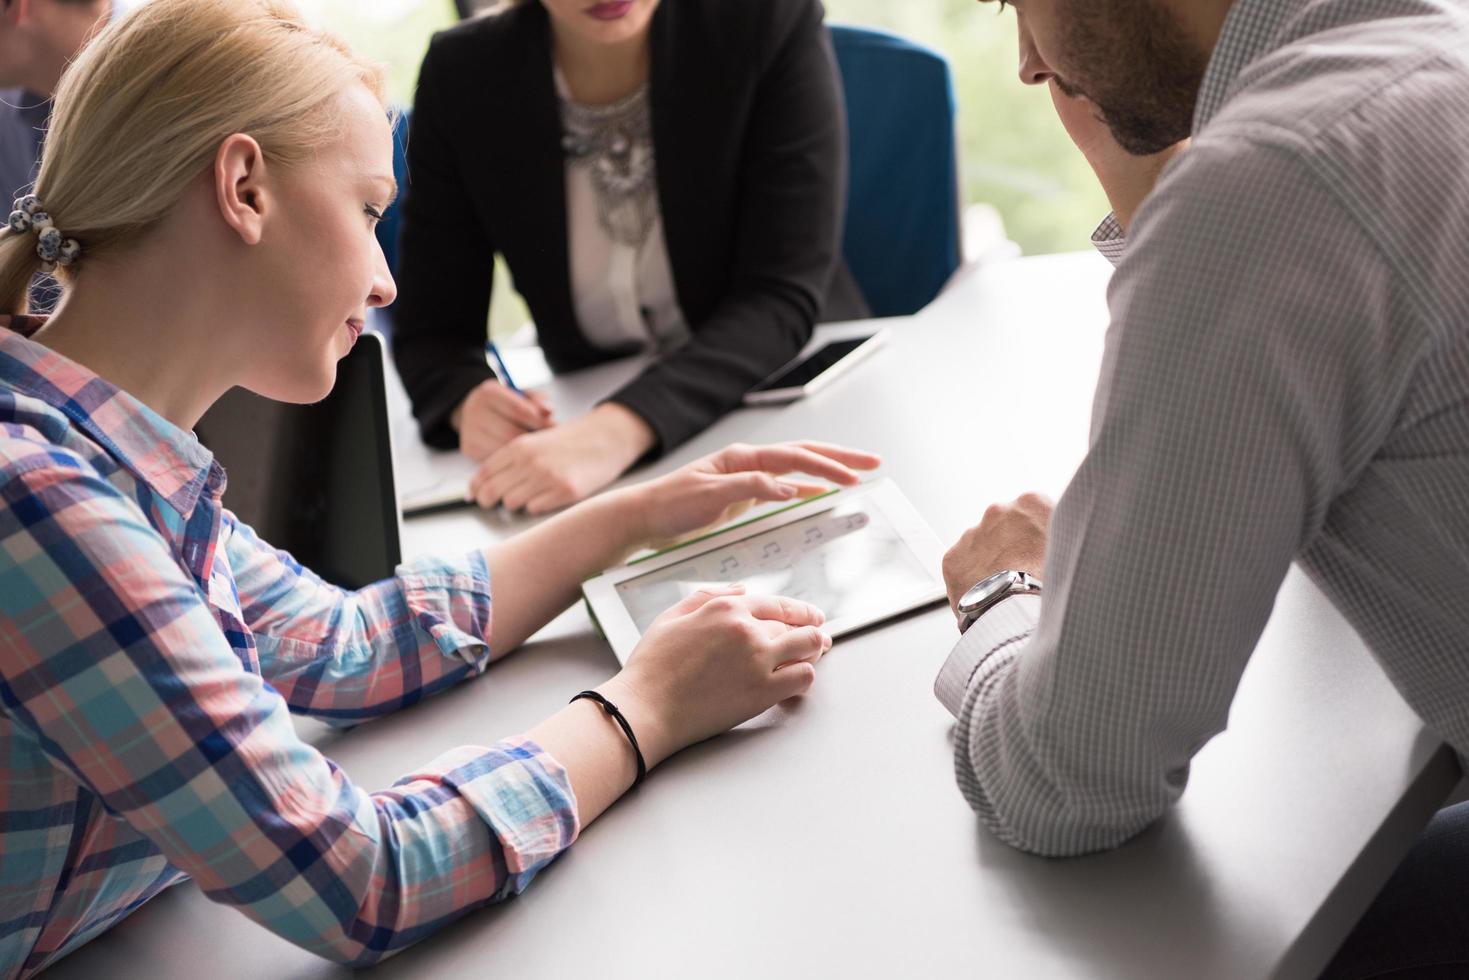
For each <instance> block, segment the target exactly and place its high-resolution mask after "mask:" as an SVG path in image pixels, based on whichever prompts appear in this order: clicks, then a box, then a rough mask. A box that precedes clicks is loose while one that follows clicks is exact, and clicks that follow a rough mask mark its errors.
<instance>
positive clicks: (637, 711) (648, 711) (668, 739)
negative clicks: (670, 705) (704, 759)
mask: <svg viewBox="0 0 1469 980" xmlns="http://www.w3.org/2000/svg"><path fill="white" fill-rule="evenodd" d="M596 691H597V693H598V694H600V695H602V696H603V697H605V698H606V699H607V700H608V701H611V702H612V703H613V704H615V705H617V709H618V710H619V711H621V712H622V716H623V717H624V718H626V719H627V723H628V724H629V725H630V726H632V730H633V732H634V733H635V734H636V735H637V738H638V747H639V748H640V749H641V750H642V753H643V760H644V762H645V763H646V764H647V766H648V769H649V770H652V769H653V768H655V767H656V766H657V765H658V764H659V763H661V762H662V761H663V760H664V759H667V758H668V757H669V756H671V755H673V754H674V753H675V752H677V751H678V750H679V749H681V748H683V746H682V745H681V744H679V742H678V739H677V737H676V736H675V735H674V734H673V725H672V724H671V723H670V721H671V720H670V719H669V718H668V714H667V712H666V711H665V710H664V709H663V707H662V706H661V705H660V704H659V703H658V701H659V699H658V698H657V697H656V696H654V695H650V694H649V693H648V692H647V687H646V685H644V684H640V683H639V682H638V681H637V680H636V679H635V678H632V677H630V676H629V675H628V672H627V671H626V670H623V671H622V672H621V673H619V674H617V675H616V676H615V677H613V678H612V679H611V680H609V681H607V682H606V683H603V684H600V685H598V686H597V688H596ZM628 751H629V752H631V751H632V750H631V746H629V749H628Z"/></svg>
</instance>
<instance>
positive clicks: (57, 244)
mask: <svg viewBox="0 0 1469 980" xmlns="http://www.w3.org/2000/svg"><path fill="white" fill-rule="evenodd" d="M10 230H11V231H13V232H15V233H16V234H17V235H24V234H25V233H26V232H28V231H34V232H35V233H36V254H37V255H38V256H40V258H41V268H42V269H44V270H45V271H46V272H55V271H56V267H57V266H58V265H71V264H72V263H73V262H75V261H76V260H77V258H78V257H79V256H80V255H81V254H82V246H81V243H80V242H78V241H77V240H76V239H75V238H67V237H66V236H65V235H64V234H62V232H61V229H60V228H57V227H56V226H55V225H54V224H52V223H51V215H49V214H47V213H46V209H45V207H43V206H42V204H41V199H40V198H38V197H36V195H34V194H27V195H26V196H25V197H23V198H21V199H20V200H18V201H16V202H15V210H14V211H12V212H10Z"/></svg>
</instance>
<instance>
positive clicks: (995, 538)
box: [944, 493, 1055, 615]
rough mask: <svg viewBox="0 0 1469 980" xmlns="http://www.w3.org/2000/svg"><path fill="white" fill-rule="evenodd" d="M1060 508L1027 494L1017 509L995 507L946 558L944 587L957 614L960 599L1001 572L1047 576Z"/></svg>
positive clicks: (1033, 494) (1005, 506) (1017, 501)
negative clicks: (1055, 517)
mask: <svg viewBox="0 0 1469 980" xmlns="http://www.w3.org/2000/svg"><path fill="white" fill-rule="evenodd" d="M1054 509H1055V504H1053V503H1052V502H1051V501H1050V499H1049V498H1047V497H1043V496H1041V495H1040V494H1036V493H1027V494H1025V495H1024V496H1022V497H1021V498H1020V499H1018V500H1016V501H1015V502H1014V503H1012V504H993V505H991V506H990V508H989V509H988V510H986V511H985V512H984V519H983V520H981V521H980V522H979V526H978V527H972V528H970V529H969V530H967V531H965V532H964V536H963V537H961V538H960V539H959V543H958V544H956V545H954V547H952V548H950V549H949V553H948V554H946V555H944V585H945V586H946V587H947V588H948V592H949V606H950V607H951V608H952V609H953V610H954V613H955V615H958V612H959V600H960V599H962V598H964V593H966V592H968V591H969V590H970V589H972V588H973V587H974V586H975V585H977V584H979V583H980V582H982V581H984V580H985V579H987V578H989V577H990V576H991V575H993V574H995V573H996V572H1003V571H1017V572H1029V573H1030V574H1032V575H1034V576H1035V577H1036V578H1038V579H1041V580H1042V581H1044V580H1045V577H1046V567H1045V566H1046V536H1047V533H1048V532H1049V531H1050V527H1051V512H1052V511H1053V510H1054Z"/></svg>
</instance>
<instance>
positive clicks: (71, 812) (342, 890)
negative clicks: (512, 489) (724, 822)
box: [0, 317, 578, 977]
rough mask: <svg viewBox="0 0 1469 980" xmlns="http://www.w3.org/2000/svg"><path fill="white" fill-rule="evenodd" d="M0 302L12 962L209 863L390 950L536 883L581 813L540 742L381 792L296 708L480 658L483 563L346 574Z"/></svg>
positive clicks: (401, 690)
mask: <svg viewBox="0 0 1469 980" xmlns="http://www.w3.org/2000/svg"><path fill="white" fill-rule="evenodd" d="M39 325H40V321H39V320H38V319H36V318H19V317H17V318H7V317H0V975H3V976H5V977H16V976H29V975H31V974H33V973H35V972H36V971H38V970H40V969H42V968H43V967H45V966H46V965H47V964H49V963H52V962H54V961H55V960H56V959H58V958H60V957H62V956H64V955H65V954H66V953H67V952H69V951H71V950H73V949H75V948H76V947H78V946H80V945H81V944H82V943H85V942H86V941H87V940H89V939H91V938H92V937H94V936H96V935H98V934H99V933H101V932H103V931H104V930H106V929H107V928H109V927H110V926H111V925H113V924H114V923H116V922H118V921H119V920H121V919H122V918H124V917H126V916H127V915H128V914H129V913H130V912H132V911H133V910H134V909H136V908H137V907H138V906H140V905H142V904H143V903H144V902H146V901H147V900H148V899H149V898H151V897H152V896H154V895H155V894H157V893H158V892H159V891H161V890H162V889H164V888H166V887H168V886H169V885H171V884H173V883H175V882H178V881H180V880H182V879H183V878H184V877H185V876H186V875H187V876H189V877H192V878H193V879H194V881H195V882H197V883H198V885H199V887H201V888H202V889H203V890H204V892H205V894H207V895H208V896H209V897H210V898H211V899H213V900H214V901H217V902H223V903H227V904H230V905H234V906H237V907H238V908H240V909H241V910H242V911H243V912H244V913H245V914H246V915H249V916H250V917H251V918H253V919H254V920H255V921H257V922H259V923H260V924H261V925H263V926H265V927H266V928H268V929H270V930H271V931H272V932H275V933H277V934H278V935H280V936H283V937H284V938H286V939H288V940H290V941H292V942H294V943H297V944H299V945H300V946H302V947H304V948H305V949H308V950H310V951H312V952H314V953H318V954H320V955H322V956H326V957H330V958H331V959H334V960H338V961H342V962H346V963H352V964H367V963H371V962H373V961H375V960H378V959H380V958H382V957H383V956H385V955H387V954H389V953H392V952H394V951H396V950H399V949H402V948H404V947H405V946H408V945H410V944H412V943H414V942H416V941H417V940H419V939H422V938H423V937H424V936H426V935H428V934H429V933H430V932H432V931H434V930H435V929H437V928H439V927H440V926H442V925H444V924H445V923H447V922H449V921H451V920H453V919H454V918H456V917H458V916H459V915H460V914H462V913H464V912H465V911H467V910H469V909H472V908H474V907H476V906H479V905H483V904H485V903H487V902H492V901H495V900H497V899H502V898H505V897H507V896H508V895H510V894H513V893H517V892H519V891H520V890H521V889H523V888H525V887H526V885H527V884H529V882H530V880H531V879H532V878H533V877H534V876H535V874H536V873H537V871H539V870H540V869H541V868H542V867H544V866H545V865H546V864H547V862H549V861H550V860H552V859H553V858H554V857H556V855H557V854H559V853H560V852H561V851H562V850H563V849H565V848H566V847H567V846H568V845H569V844H570V843H571V842H572V840H573V839H575V837H576V835H577V831H578V823H577V814H576V803H575V800H574V799H573V797H572V794H571V788H570V785H569V783H568V782H567V778H566V774H565V772H564V771H563V770H562V769H561V767H560V766H559V765H558V764H557V763H556V762H555V761H554V760H553V759H551V758H550V757H549V756H547V755H546V754H545V753H544V752H543V751H542V750H541V749H540V747H539V746H537V745H535V744H534V743H531V742H529V741H526V740H524V739H512V740H509V741H505V742H501V743H499V744H497V745H495V746H494V747H493V748H489V749H484V748H460V749H455V750H453V751H450V752H447V753H445V754H444V755H442V756H440V757H439V758H437V759H435V760H433V761H432V762H430V763H428V764H427V765H425V766H423V767H421V768H420V769H418V770H417V771H416V772H414V773H413V774H411V775H409V776H407V777H405V778H404V779H402V780H401V781H399V782H398V783H397V784H396V785H395V786H394V787H393V789H392V790H390V791H387V792H382V793H377V794H371V795H369V794H368V793H366V792H364V791H363V790H361V789H359V788H358V787H356V786H354V785H353V784H352V783H351V782H350V781H349V780H348V779H347V777H346V775H345V774H344V773H342V772H341V771H340V770H338V769H337V767H336V766H334V765H333V764H332V763H331V762H330V761H329V760H328V759H326V758H324V757H323V756H322V755H321V754H320V753H319V752H317V751H316V750H315V749H313V748H311V747H310V746H308V745H306V744H304V743H302V742H301V741H300V739H298V738H297V736H296V733H295V731H294V729H293V727H292V725H291V721H290V718H289V716H288V711H296V712H299V713H302V714H307V715H313V716H316V717H319V718H325V719H329V720H334V721H338V722H354V721H362V720H366V719H369V718H372V717H374V716H377V715H381V714H385V713H387V712H390V711H393V710H395V709H397V708H400V707H402V706H403V705H406V704H411V703H413V702H414V701H417V700H418V699H420V698H422V697H424V696H426V695H429V694H432V693H434V692H436V691H439V690H442V689H444V688H446V687H448V686H450V685H452V684H454V683H456V682H457V681H459V680H461V679H463V678H465V677H468V676H471V675H474V674H478V673H479V672H481V671H482V670H483V669H484V667H485V665H486V663H487V662H488V659H489V650H488V647H487V645H486V637H487V636H488V635H489V630H490V619H491V617H490V587H489V573H488V568H487V567H486V565H485V562H484V559H483V558H482V557H481V556H480V555H478V554H474V555H470V556H469V557H467V558H465V559H464V560H462V561H457V562H445V561H420V562H416V563H413V564H409V565H405V566H404V567H402V568H400V569H399V571H398V573H397V575H396V576H395V577H394V578H392V579H388V580H386V581H383V582H380V583H378V584H377V585H374V586H371V587H369V588H366V589H363V590H361V591H359V592H355V593H354V592H345V591H342V590H339V589H336V588H334V587H331V586H329V585H326V584H325V583H323V582H322V581H321V580H320V579H318V578H316V577H315V576H314V575H312V574H311V573H310V572H308V571H306V570H304V569H302V568H301V567H300V566H299V565H297V564H296V563H295V562H293V561H292V560H291V558H290V556H289V555H286V554H284V553H282V552H278V551H275V550H273V549H271V548H270V547H268V546H266V545H264V544H263V543H262V542H260V541H259V540H258V539H257V538H256V537H255V535H254V534H253V533H252V532H251V530H250V529H249V528H248V527H246V526H244V525H243V524H241V523H239V522H238V521H237V520H236V519H235V517H234V516H233V515H232V514H230V513H229V512H228V511H226V510H224V509H223V508H222V507H221V505H220V497H221V495H222V493H223V491H224V485H225V481H224V473H223V471H222V470H221V469H220V467H219V465H218V464H217V463H215V462H214V461H213V459H212V457H211V456H210V454H209V453H208V451H207V450H205V449H204V448H203V447H202V446H200V445H199V443H198V442H197V441H195V440H194V439H193V437H192V436H191V435H189V434H188V433H186V432H182V431H180V430H179V429H177V428H176V427H174V426H173V425H171V424H170V423H168V422H167V421H165V420H164V419H162V418H161V417H159V416H158V415H156V414H154V413H153V412H151V411H150V410H149V409H148V408H146V407H145V406H143V405H142V404H141V403H139V402H138V401H137V400H136V399H134V398H132V397H130V396H129V395H127V394H126V393H124V392H122V391H119V390H118V389H117V388H115V387H113V386H112V385H109V384H108V383H107V382H105V381H103V380H101V379H100V378H98V377H97V376H96V375H94V374H92V373H91V372H89V371H87V370H86V369H84V368H82V367H80V366H79V365H77V364H75V363H73V362H71V361H69V360H67V359H66V358H63V357H61V356H59V355H57V354H55V353H53V352H51V351H49V350H47V349H46V348H44V347H42V346H40V345H38V344H36V343H33V342H31V341H30V340H28V339H26V337H27V336H29V334H30V333H31V332H33V331H34V330H35V329H37V328H38V327H39Z"/></svg>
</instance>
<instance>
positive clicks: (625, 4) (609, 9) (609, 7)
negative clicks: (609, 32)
mask: <svg viewBox="0 0 1469 980" xmlns="http://www.w3.org/2000/svg"><path fill="white" fill-rule="evenodd" d="M631 9H632V0H610V2H608V3H599V4H597V5H596V6H595V7H588V8H587V15H588V16H591V17H595V18H597V19H598V20H619V19H620V18H622V17H624V16H625V15H626V14H627V12H628V11H629V10H631Z"/></svg>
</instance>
